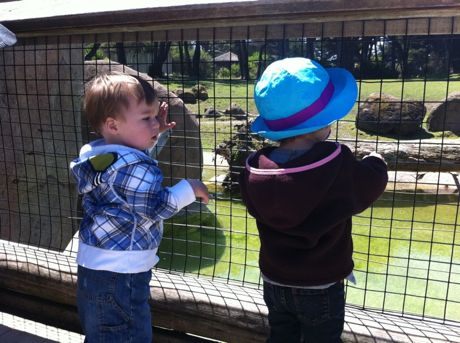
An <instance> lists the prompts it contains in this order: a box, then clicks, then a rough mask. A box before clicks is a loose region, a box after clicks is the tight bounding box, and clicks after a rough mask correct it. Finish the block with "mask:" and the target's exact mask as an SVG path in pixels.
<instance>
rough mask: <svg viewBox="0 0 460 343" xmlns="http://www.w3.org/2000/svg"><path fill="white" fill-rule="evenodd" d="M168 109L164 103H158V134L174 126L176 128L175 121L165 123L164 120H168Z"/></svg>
mask: <svg viewBox="0 0 460 343" xmlns="http://www.w3.org/2000/svg"><path fill="white" fill-rule="evenodd" d="M168 107H169V106H168V104H167V103H166V102H164V101H162V102H160V109H159V110H158V122H159V123H160V133H162V132H165V131H166V130H169V129H172V128H173V127H174V126H176V122H175V121H172V122H170V123H168V122H166V119H167V118H168Z"/></svg>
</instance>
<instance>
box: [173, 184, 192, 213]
mask: <svg viewBox="0 0 460 343" xmlns="http://www.w3.org/2000/svg"><path fill="white" fill-rule="evenodd" d="M169 191H170V192H171V195H172V196H173V197H174V199H175V200H176V204H177V208H178V210H180V209H182V208H183V207H185V206H187V205H190V204H191V203H192V202H194V201H195V200H196V197H195V193H194V192H193V188H192V186H190V184H189V183H188V181H187V180H180V181H179V182H178V183H176V184H175V185H174V186H172V187H169Z"/></svg>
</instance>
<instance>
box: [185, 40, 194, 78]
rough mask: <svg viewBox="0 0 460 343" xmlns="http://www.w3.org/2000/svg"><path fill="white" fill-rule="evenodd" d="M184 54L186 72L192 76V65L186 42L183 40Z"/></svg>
mask: <svg viewBox="0 0 460 343" xmlns="http://www.w3.org/2000/svg"><path fill="white" fill-rule="evenodd" d="M184 55H185V65H186V66H187V74H188V75H189V76H192V74H193V66H192V59H191V57H190V51H189V49H188V42H187V41H184Z"/></svg>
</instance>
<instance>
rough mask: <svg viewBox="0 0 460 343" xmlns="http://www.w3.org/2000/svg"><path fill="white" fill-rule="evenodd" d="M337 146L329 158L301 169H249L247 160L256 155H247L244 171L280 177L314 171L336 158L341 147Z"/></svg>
mask: <svg viewBox="0 0 460 343" xmlns="http://www.w3.org/2000/svg"><path fill="white" fill-rule="evenodd" d="M336 145H337V148H336V149H335V150H334V152H333V153H332V154H330V155H329V156H327V157H325V158H323V159H321V160H319V161H317V162H315V163H311V164H307V165H304V166H302V167H295V168H278V169H258V168H254V167H251V166H250V165H249V160H250V159H251V158H252V157H253V156H254V155H255V154H256V153H253V154H251V155H249V157H248V158H247V159H246V169H247V170H248V171H249V172H251V173H253V174H257V175H282V174H292V173H300V172H303V171H306V170H310V169H315V168H318V167H320V166H322V165H324V164H326V163H328V162H329V161H331V160H333V159H334V158H336V157H337V156H338V155H339V154H340V152H341V151H342V147H341V146H340V144H339V143H336Z"/></svg>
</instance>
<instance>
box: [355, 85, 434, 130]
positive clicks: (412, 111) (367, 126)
mask: <svg viewBox="0 0 460 343" xmlns="http://www.w3.org/2000/svg"><path fill="white" fill-rule="evenodd" d="M425 113H426V109H425V105H424V104H423V103H422V102H421V101H401V99H399V98H397V97H395V96H392V95H389V94H384V93H382V94H380V93H371V94H369V96H368V98H367V99H366V100H365V101H364V102H362V103H361V104H360V105H359V110H358V115H357V116H356V127H357V128H358V129H360V130H365V131H370V132H375V133H377V134H389V133H394V134H398V135H401V136H408V135H411V134H413V133H415V132H417V131H418V130H420V128H421V127H422V123H423V118H424V117H425Z"/></svg>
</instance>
